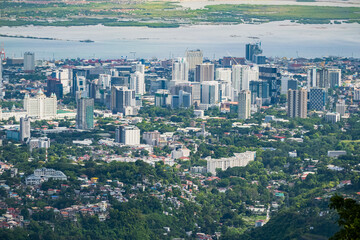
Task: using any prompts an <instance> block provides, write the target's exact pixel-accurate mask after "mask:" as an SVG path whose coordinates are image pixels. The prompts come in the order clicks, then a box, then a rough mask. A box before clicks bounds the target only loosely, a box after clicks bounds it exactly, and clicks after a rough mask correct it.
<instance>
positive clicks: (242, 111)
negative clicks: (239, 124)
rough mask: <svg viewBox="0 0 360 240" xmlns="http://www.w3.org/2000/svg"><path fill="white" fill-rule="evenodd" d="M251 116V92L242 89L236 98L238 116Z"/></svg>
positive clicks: (244, 117)
mask: <svg viewBox="0 0 360 240" xmlns="http://www.w3.org/2000/svg"><path fill="white" fill-rule="evenodd" d="M250 116H251V92H250V91H249V90H242V91H240V93H239V98H238V118H240V119H248V118H250Z"/></svg>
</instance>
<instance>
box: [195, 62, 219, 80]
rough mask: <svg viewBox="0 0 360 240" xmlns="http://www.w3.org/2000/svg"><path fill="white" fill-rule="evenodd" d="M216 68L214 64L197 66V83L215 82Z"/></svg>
mask: <svg viewBox="0 0 360 240" xmlns="http://www.w3.org/2000/svg"><path fill="white" fill-rule="evenodd" d="M214 75H215V68H214V64H212V63H202V64H200V65H197V66H196V71H195V82H200V83H202V82H205V81H214V80H215V76H214Z"/></svg>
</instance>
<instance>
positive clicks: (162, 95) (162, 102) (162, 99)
mask: <svg viewBox="0 0 360 240" xmlns="http://www.w3.org/2000/svg"><path fill="white" fill-rule="evenodd" d="M169 105H171V94H170V92H169V90H166V89H158V90H157V91H156V93H155V106H157V107H167V106H169Z"/></svg>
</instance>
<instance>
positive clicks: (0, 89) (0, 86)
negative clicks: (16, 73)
mask: <svg viewBox="0 0 360 240" xmlns="http://www.w3.org/2000/svg"><path fill="white" fill-rule="evenodd" d="M2 72H3V64H2V56H1V55H0V99H4V97H5V89H4V82H3V76H2Z"/></svg>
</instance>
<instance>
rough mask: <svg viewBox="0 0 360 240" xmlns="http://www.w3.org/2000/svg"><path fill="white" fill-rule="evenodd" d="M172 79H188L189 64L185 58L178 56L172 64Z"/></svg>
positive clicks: (181, 80) (180, 80) (183, 80)
mask: <svg viewBox="0 0 360 240" xmlns="http://www.w3.org/2000/svg"><path fill="white" fill-rule="evenodd" d="M172 80H174V81H179V82H187V81H188V80H189V64H188V62H187V61H186V59H185V58H179V59H178V60H177V61H174V62H173V65H172Z"/></svg>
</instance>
